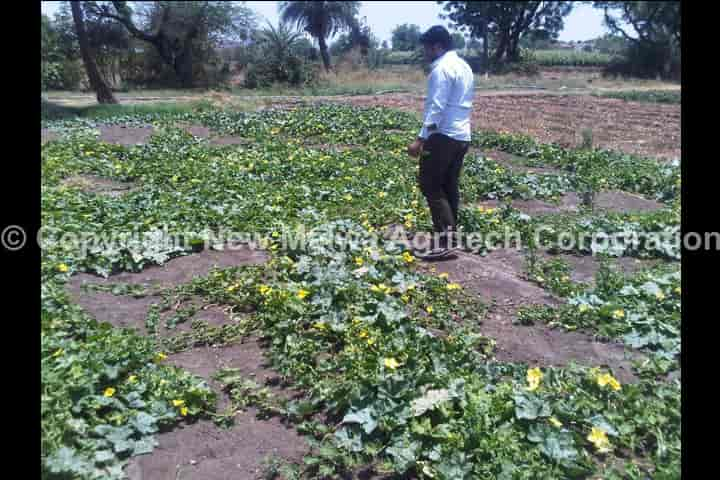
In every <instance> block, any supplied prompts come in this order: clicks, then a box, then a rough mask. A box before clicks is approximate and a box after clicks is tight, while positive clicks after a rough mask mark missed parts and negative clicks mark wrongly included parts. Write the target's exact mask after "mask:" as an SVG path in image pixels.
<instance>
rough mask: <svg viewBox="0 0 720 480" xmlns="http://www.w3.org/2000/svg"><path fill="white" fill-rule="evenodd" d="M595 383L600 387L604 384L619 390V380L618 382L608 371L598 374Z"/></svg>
mask: <svg viewBox="0 0 720 480" xmlns="http://www.w3.org/2000/svg"><path fill="white" fill-rule="evenodd" d="M597 383H598V385H600V386H601V387H604V386H605V385H610V388H612V389H613V390H615V391H618V390H620V388H621V387H620V382H618V381H617V380H616V379H615V378H614V377H613V376H612V375H610V374H609V373H603V374H602V375H598V377H597Z"/></svg>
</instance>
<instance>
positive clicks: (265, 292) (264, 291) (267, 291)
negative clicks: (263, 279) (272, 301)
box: [258, 285, 272, 296]
mask: <svg viewBox="0 0 720 480" xmlns="http://www.w3.org/2000/svg"><path fill="white" fill-rule="evenodd" d="M258 289H259V290H260V295H265V296H267V295H270V292H271V291H272V288H270V287H268V286H267V285H260V287H258Z"/></svg>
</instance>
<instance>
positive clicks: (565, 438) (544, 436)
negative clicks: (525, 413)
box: [527, 424, 578, 462]
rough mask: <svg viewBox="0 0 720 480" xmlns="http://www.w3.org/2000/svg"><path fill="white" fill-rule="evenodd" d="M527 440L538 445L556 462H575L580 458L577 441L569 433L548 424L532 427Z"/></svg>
mask: <svg viewBox="0 0 720 480" xmlns="http://www.w3.org/2000/svg"><path fill="white" fill-rule="evenodd" d="M527 439H528V440H530V441H531V442H533V443H538V444H539V448H540V451H541V452H542V453H543V454H544V455H545V456H547V457H548V458H551V459H552V460H554V461H556V462H564V461H568V460H573V459H575V458H577V456H578V451H577V449H576V448H575V441H574V440H573V437H572V435H571V434H570V432H568V431H564V430H559V429H557V428H555V427H551V426H550V425H546V424H533V425H531V426H530V431H529V432H528V435H527Z"/></svg>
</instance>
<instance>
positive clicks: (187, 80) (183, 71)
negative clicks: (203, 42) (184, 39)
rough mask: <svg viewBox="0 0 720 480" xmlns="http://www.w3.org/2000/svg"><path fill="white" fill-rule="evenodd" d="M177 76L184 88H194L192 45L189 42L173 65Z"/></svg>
mask: <svg viewBox="0 0 720 480" xmlns="http://www.w3.org/2000/svg"><path fill="white" fill-rule="evenodd" d="M173 68H174V69H175V74H176V75H177V77H178V80H179V81H180V86H181V87H182V88H193V85H194V84H193V62H192V43H191V42H188V43H187V44H186V45H185V47H184V48H183V49H182V51H181V52H180V54H179V55H178V56H177V57H175V63H174V64H173Z"/></svg>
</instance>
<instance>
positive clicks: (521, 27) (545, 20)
mask: <svg viewBox="0 0 720 480" xmlns="http://www.w3.org/2000/svg"><path fill="white" fill-rule="evenodd" d="M438 3H440V4H444V10H445V11H446V12H448V13H447V14H446V15H443V18H448V19H450V20H451V21H453V22H454V23H455V25H456V26H457V27H458V28H460V29H461V30H462V31H469V33H470V34H471V35H472V36H474V37H483V36H485V35H487V36H488V37H491V40H490V41H491V42H492V43H493V44H494V45H496V48H495V53H494V54H493V62H495V63H500V62H502V61H515V60H518V59H519V57H520V52H519V48H518V47H519V45H520V38H521V37H522V36H523V35H525V34H527V33H528V32H531V31H537V30H543V31H545V32H548V33H549V34H551V35H552V34H553V33H557V32H559V31H561V30H562V28H563V18H565V17H566V16H567V15H568V14H569V13H570V11H571V10H572V8H573V4H572V2H471V1H448V2H443V1H439V2H438Z"/></svg>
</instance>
